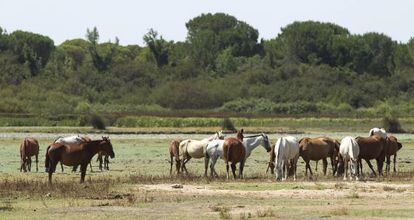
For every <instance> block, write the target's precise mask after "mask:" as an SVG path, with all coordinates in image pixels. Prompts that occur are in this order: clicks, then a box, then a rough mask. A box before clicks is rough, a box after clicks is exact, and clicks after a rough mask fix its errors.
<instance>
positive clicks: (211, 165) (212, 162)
mask: <svg viewBox="0 0 414 220" xmlns="http://www.w3.org/2000/svg"><path fill="white" fill-rule="evenodd" d="M217 160H218V157H213V158H212V159H211V164H210V172H211V173H210V175H211V177H213V175H214V177H218V176H219V175H218V174H217V172H216V168H215V167H216V163H217Z"/></svg>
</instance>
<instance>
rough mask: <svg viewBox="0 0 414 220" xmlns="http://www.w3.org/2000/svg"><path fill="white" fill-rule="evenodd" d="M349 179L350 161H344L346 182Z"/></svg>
mask: <svg viewBox="0 0 414 220" xmlns="http://www.w3.org/2000/svg"><path fill="white" fill-rule="evenodd" d="M347 178H348V160H345V159H344V180H346V179H347Z"/></svg>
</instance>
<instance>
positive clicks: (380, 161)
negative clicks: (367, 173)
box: [375, 157, 384, 176]
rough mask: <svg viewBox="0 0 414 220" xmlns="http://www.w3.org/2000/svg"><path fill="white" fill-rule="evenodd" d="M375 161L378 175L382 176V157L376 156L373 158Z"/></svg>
mask: <svg viewBox="0 0 414 220" xmlns="http://www.w3.org/2000/svg"><path fill="white" fill-rule="evenodd" d="M375 160H376V161H377V169H378V175H380V176H382V175H383V174H382V168H383V166H384V158H383V157H381V158H377V159H375Z"/></svg>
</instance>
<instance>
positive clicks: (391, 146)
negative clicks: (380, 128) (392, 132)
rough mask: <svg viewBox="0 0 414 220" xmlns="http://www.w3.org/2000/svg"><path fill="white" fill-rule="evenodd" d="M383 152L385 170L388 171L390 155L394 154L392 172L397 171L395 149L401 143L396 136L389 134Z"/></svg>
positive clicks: (396, 149) (400, 146)
mask: <svg viewBox="0 0 414 220" xmlns="http://www.w3.org/2000/svg"><path fill="white" fill-rule="evenodd" d="M385 143H386V144H385V148H384V154H385V160H386V164H387V165H386V166H385V172H386V173H387V174H388V173H390V169H391V156H394V173H395V172H397V169H396V168H395V165H396V163H397V160H396V158H397V151H399V150H400V149H401V148H402V144H401V143H400V142H398V140H397V138H396V137H394V136H389V137H388V138H387V140H386V142H385Z"/></svg>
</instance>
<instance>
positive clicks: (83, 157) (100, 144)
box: [45, 137, 115, 184]
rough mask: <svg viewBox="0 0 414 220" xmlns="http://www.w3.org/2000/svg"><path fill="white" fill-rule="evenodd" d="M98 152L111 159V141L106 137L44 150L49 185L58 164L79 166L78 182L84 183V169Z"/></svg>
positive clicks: (59, 144)
mask: <svg viewBox="0 0 414 220" xmlns="http://www.w3.org/2000/svg"><path fill="white" fill-rule="evenodd" d="M100 151H104V152H106V153H107V154H109V156H110V157H111V158H114V157H115V153H114V151H113V147H112V144H111V141H110V140H109V138H108V137H102V140H93V141H90V142H86V143H82V144H80V145H66V144H61V143H54V144H52V145H50V146H49V147H48V148H47V150H46V159H45V167H46V171H47V172H48V173H49V184H52V175H53V172H54V171H55V169H56V165H57V163H58V162H61V163H63V164H65V165H67V166H76V165H81V179H80V182H81V183H83V182H84V181H85V174H86V168H87V166H88V163H90V162H91V159H92V157H93V156H94V155H95V154H97V153H98V152H100Z"/></svg>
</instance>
